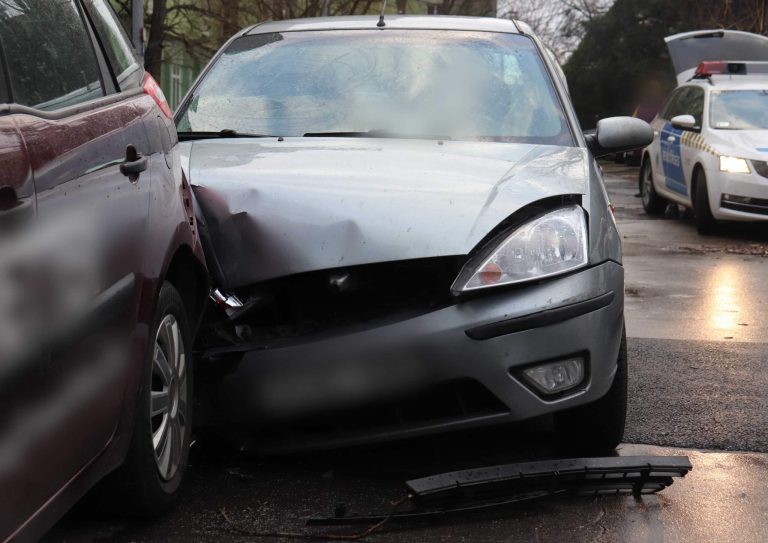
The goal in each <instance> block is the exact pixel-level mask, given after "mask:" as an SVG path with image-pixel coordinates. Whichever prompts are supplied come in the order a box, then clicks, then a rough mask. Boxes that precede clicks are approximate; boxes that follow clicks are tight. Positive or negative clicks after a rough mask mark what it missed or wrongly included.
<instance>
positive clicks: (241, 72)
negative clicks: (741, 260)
mask: <svg viewBox="0 0 768 543" xmlns="http://www.w3.org/2000/svg"><path fill="white" fill-rule="evenodd" d="M178 119H179V124H178V126H179V130H181V131H183V132H202V131H220V130H223V129H234V130H237V131H240V132H247V133H260V134H273V135H281V136H302V135H304V134H307V133H312V134H318V133H322V134H327V133H349V132H355V133H359V132H370V131H376V132H380V133H396V134H398V135H400V136H403V137H416V138H418V137H423V136H425V135H431V136H441V137H446V138H451V139H465V140H489V141H509V142H527V143H542V144H552V145H573V139H572V136H571V132H570V128H569V125H568V123H567V121H566V118H565V115H564V114H563V111H562V108H561V106H560V102H559V100H558V97H557V95H556V94H555V91H554V88H553V86H552V79H551V78H550V76H549V74H548V72H547V69H546V67H545V65H544V63H543V61H542V59H541V57H540V55H539V52H538V50H537V48H536V47H535V45H534V43H533V41H532V40H531V39H530V38H528V37H526V36H519V35H512V34H501V33H493V32H463V31H431V30H388V31H387V32H381V31H379V30H371V31H367V30H352V31H307V32H284V33H274V34H257V35H251V36H244V37H242V38H238V39H237V40H235V41H234V42H233V43H232V44H231V45H230V47H229V48H228V49H227V50H226V51H225V52H224V53H223V54H222V55H221V56H220V57H219V58H218V60H217V61H216V62H215V64H214V65H213V67H212V69H211V70H210V71H209V72H208V74H207V75H206V76H205V78H204V79H203V81H202V83H201V84H200V85H199V86H198V87H197V88H196V89H195V90H194V92H193V95H192V97H191V100H190V101H188V102H187V104H186V105H185V106H183V107H182V110H181V112H180V115H179V117H178Z"/></svg>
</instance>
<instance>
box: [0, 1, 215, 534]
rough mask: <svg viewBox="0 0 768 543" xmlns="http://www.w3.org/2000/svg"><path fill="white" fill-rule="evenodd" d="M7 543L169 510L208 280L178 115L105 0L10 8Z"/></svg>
mask: <svg viewBox="0 0 768 543" xmlns="http://www.w3.org/2000/svg"><path fill="white" fill-rule="evenodd" d="M0 49H1V50H2V53H3V54H2V55H0V225H2V226H0V398H1V399H0V406H2V407H1V408H0V413H2V414H1V415H0V419H1V422H0V488H2V492H0V540H3V541H6V540H23V541H28V540H34V539H36V538H37V537H39V536H40V535H42V534H43V533H44V531H45V530H47V529H48V528H49V527H50V526H51V525H52V524H53V523H54V522H55V521H56V520H57V519H58V518H59V517H60V516H61V515H62V514H63V513H64V512H66V511H67V509H68V508H69V507H70V506H71V505H72V504H73V503H74V502H75V501H76V500H78V499H79V498H80V497H81V496H82V495H83V494H84V493H85V492H86V491H88V490H89V488H91V487H93V486H94V485H95V484H96V483H97V482H99V481H100V480H102V479H103V478H104V477H106V476H108V477H107V478H106V479H105V480H104V481H103V485H104V486H103V487H101V492H102V499H103V500H107V501H109V502H114V504H115V505H119V506H120V508H121V509H120V510H121V511H123V512H133V513H140V514H154V513H158V512H160V511H162V510H163V509H164V508H165V507H167V506H168V505H169V504H170V502H171V500H172V499H173V498H174V496H175V495H176V493H177V490H178V487H179V483H180V481H181V478H182V476H183V474H184V465H185V461H186V457H187V451H188V447H189V442H190V428H191V418H190V415H191V411H190V409H191V393H192V373H191V369H192V366H191V364H190V360H189V355H190V353H191V348H192V338H193V331H194V328H195V326H196V324H197V322H198V320H199V318H200V315H201V310H202V308H203V304H204V302H205V300H206V299H207V294H208V283H207V271H206V268H205V261H204V257H203V254H202V250H201V246H200V243H199V238H198V235H197V232H196V229H197V226H196V223H195V219H194V213H193V211H192V203H191V198H192V194H191V190H190V187H189V185H188V184H187V183H186V181H185V180H184V179H183V177H182V170H181V164H180V156H179V152H178V140H177V137H176V131H175V127H174V125H173V121H172V118H171V111H170V109H169V107H168V104H167V103H166V101H165V99H164V97H163V95H162V92H161V91H160V89H159V88H158V86H157V84H156V83H155V81H154V80H153V79H152V78H151V77H150V76H149V74H147V73H146V72H145V71H144V69H143V68H142V67H141V66H140V64H139V62H138V60H137V59H136V57H135V56H134V53H133V51H132V48H131V45H130V42H129V41H128V40H127V39H126V37H125V35H124V34H123V31H122V30H121V28H120V25H119V23H118V21H117V19H116V17H115V15H114V13H113V12H112V11H111V8H110V7H109V5H108V3H107V2H106V1H105V0H35V2H28V1H25V0H5V1H4V2H2V4H0Z"/></svg>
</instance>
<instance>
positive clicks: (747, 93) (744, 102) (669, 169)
mask: <svg viewBox="0 0 768 543" xmlns="http://www.w3.org/2000/svg"><path fill="white" fill-rule="evenodd" d="M666 41H667V47H668V49H669V51H670V56H671V58H672V61H673V64H674V66H675V70H676V72H677V74H678V84H679V86H678V87H677V88H676V89H675V90H674V91H673V93H672V94H671V95H670V97H669V100H668V101H667V103H666V105H665V106H664V107H663V108H662V109H661V111H660V113H659V114H658V115H657V116H656V118H655V119H654V120H653V122H652V123H651V126H652V127H653V130H654V140H653V142H652V143H651V145H650V146H648V147H647V148H646V149H645V151H644V153H643V159H642V166H641V170H640V194H641V196H642V202H643V208H644V209H645V211H646V212H647V213H649V214H661V213H663V212H664V210H665V208H666V206H667V204H668V203H674V204H680V205H683V206H685V207H688V208H691V209H693V210H694V211H695V216H696V226H697V228H698V230H699V232H700V233H702V234H707V233H711V232H712V230H713V229H714V227H715V226H716V224H717V222H718V221H720V220H729V221H731V220H735V221H760V220H768V38H765V37H764V36H758V35H755V34H749V33H746V32H737V31H727V30H725V31H724V30H718V31H699V32H688V33H684V34H677V35H675V36H670V37H668V38H666ZM712 58H721V59H729V58H731V59H740V60H709V59H712Z"/></svg>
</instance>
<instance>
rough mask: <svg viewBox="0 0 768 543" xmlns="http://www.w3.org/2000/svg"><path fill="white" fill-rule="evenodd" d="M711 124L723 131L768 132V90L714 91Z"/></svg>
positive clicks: (711, 102)
mask: <svg viewBox="0 0 768 543" xmlns="http://www.w3.org/2000/svg"><path fill="white" fill-rule="evenodd" d="M709 111H710V124H711V125H712V128H720V129H723V130H768V90H724V91H712V97H711V99H710V106H709Z"/></svg>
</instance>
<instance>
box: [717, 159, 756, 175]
mask: <svg viewBox="0 0 768 543" xmlns="http://www.w3.org/2000/svg"><path fill="white" fill-rule="evenodd" d="M720 171H721V172H728V173H749V164H747V161H746V160H744V159H743V158H737V157H735V156H723V155H720Z"/></svg>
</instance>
